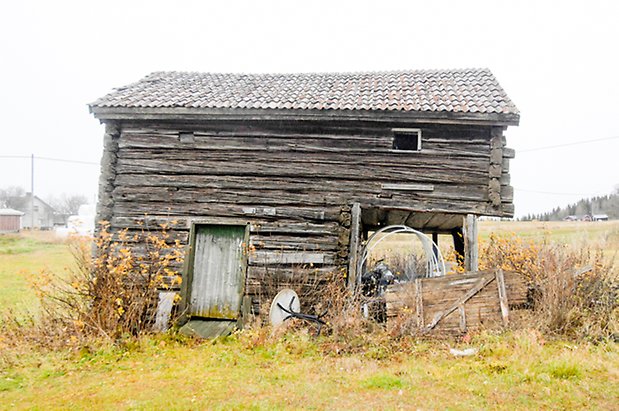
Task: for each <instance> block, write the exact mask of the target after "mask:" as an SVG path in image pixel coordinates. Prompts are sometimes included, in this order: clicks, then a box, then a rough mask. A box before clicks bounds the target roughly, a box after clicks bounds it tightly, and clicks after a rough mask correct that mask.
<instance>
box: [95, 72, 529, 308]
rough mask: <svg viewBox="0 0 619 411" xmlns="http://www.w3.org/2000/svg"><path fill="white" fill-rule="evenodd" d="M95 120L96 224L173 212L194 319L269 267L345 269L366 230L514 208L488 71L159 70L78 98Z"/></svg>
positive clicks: (437, 226) (246, 301)
mask: <svg viewBox="0 0 619 411" xmlns="http://www.w3.org/2000/svg"><path fill="white" fill-rule="evenodd" d="M90 110H91V112H92V113H93V114H94V116H95V117H96V118H98V119H99V120H100V121H101V122H103V123H104V124H105V136H104V154H103V158H102V164H101V177H100V189H99V204H98V210H97V213H98V220H108V221H110V222H111V227H112V229H115V230H116V229H123V228H128V229H130V230H136V229H139V228H140V225H139V224H140V222H141V223H143V224H145V225H146V226H150V227H156V223H159V222H166V221H167V222H172V221H173V222H175V225H174V227H173V228H174V234H175V235H176V236H178V238H180V239H181V241H182V242H183V244H187V245H190V246H191V247H190V253H189V254H188V257H187V258H188V264H187V268H186V271H187V272H186V273H184V275H185V281H184V286H185V287H186V290H185V293H186V296H187V298H186V300H187V303H188V308H189V312H190V314H191V315H192V316H193V317H195V318H212V319H225V320H233V319H236V318H238V316H239V313H240V312H241V311H242V310H243V309H249V308H248V307H247V306H248V305H250V306H251V305H252V303H253V306H254V307H256V306H257V304H258V297H257V296H258V295H260V292H261V291H260V289H261V287H262V286H263V285H264V282H265V281H266V278H268V277H284V278H290V277H291V276H321V275H323V274H325V273H328V272H341V273H343V274H346V275H347V277H348V281H349V282H352V281H354V278H355V277H356V275H357V273H356V258H357V255H358V253H359V247H360V243H361V241H362V240H363V239H364V238H367V235H368V232H369V231H373V230H376V229H377V228H380V227H383V226H385V225H392V224H404V225H407V226H410V227H412V228H415V229H417V230H420V231H423V232H426V233H433V234H434V233H455V232H459V231H460V230H462V228H463V227H464V228H465V231H467V233H468V234H469V238H470V239H471V244H470V246H469V247H468V249H467V250H466V255H467V264H468V268H469V269H474V268H475V244H474V240H473V239H474V238H475V221H476V220H475V219H476V217H477V216H496V217H511V216H512V215H513V210H514V207H513V202H512V199H513V189H512V187H511V186H510V185H509V183H510V179H509V159H510V158H513V157H514V151H513V150H512V149H509V148H506V141H505V137H504V134H503V133H504V131H505V130H506V128H507V126H510V125H517V124H518V121H519V114H518V110H517V108H516V107H515V105H514V104H513V103H512V102H511V100H510V99H509V97H508V96H507V95H506V93H505V92H504V90H503V89H502V88H501V86H500V85H499V83H498V82H497V80H496V79H495V77H494V76H493V75H492V73H490V71H488V70H485V69H464V70H427V71H402V72H376V73H328V74H203V73H181V72H157V73H153V74H151V75H148V76H147V77H145V78H143V79H142V80H140V81H138V82H137V83H134V84H130V85H128V86H126V87H122V88H118V89H116V90H114V91H113V92H111V93H110V94H108V95H106V96H104V97H102V98H100V99H99V100H97V101H95V102H94V103H92V104H91V105H90Z"/></svg>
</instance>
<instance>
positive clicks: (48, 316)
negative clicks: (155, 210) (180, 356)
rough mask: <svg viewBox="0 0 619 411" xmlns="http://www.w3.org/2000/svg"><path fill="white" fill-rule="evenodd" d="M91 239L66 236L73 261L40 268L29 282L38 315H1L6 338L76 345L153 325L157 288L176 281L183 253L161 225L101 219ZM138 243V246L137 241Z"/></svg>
mask: <svg viewBox="0 0 619 411" xmlns="http://www.w3.org/2000/svg"><path fill="white" fill-rule="evenodd" d="M94 245H95V249H96V253H95V256H94V258H93V257H92V250H93V248H92V243H91V241H89V240H86V239H79V238H76V239H75V240H74V241H72V242H70V245H69V246H70V249H71V252H72V254H73V257H74V260H75V266H74V267H72V268H70V269H68V270H67V271H65V272H63V273H54V272H51V271H49V270H43V271H42V272H41V273H40V274H39V275H37V276H36V277H35V278H34V282H33V287H34V289H35V292H36V295H37V296H38V298H39V301H40V307H41V310H40V313H39V314H38V315H37V316H32V317H25V318H24V316H19V317H15V316H11V315H8V316H5V317H6V318H5V319H4V321H3V323H2V331H3V334H4V335H5V336H7V337H8V339H9V340H10V341H14V342H16V343H17V342H19V341H23V340H29V341H31V342H33V343H35V344H36V345H39V346H48V347H60V346H66V345H69V346H70V345H79V344H82V343H84V342H87V341H91V340H92V339H97V338H104V339H105V340H108V341H116V340H118V339H119V338H121V337H130V336H134V337H135V336H138V335H140V334H142V333H143V332H145V331H148V330H149V329H150V327H151V326H152V319H153V317H154V308H155V304H156V298H157V291H158V290H160V289H165V288H170V287H172V286H178V285H179V284H180V282H181V276H180V273H179V272H178V270H177V269H176V268H175V267H178V265H179V264H181V263H182V261H183V258H184V253H183V250H182V247H181V245H180V243H179V242H178V240H176V241H170V236H169V234H168V232H167V227H165V226H163V227H161V230H160V231H157V232H152V233H151V232H148V231H141V232H139V233H134V234H132V235H130V234H129V233H128V232H127V230H123V231H120V232H118V233H114V234H113V233H111V232H110V231H109V225H108V224H103V225H102V226H101V228H100V230H99V235H98V236H97V238H96V240H95V244H94ZM136 245H137V246H136Z"/></svg>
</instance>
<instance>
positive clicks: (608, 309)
mask: <svg viewBox="0 0 619 411" xmlns="http://www.w3.org/2000/svg"><path fill="white" fill-rule="evenodd" d="M480 268H481V269H494V268H502V269H504V270H510V271H516V272H518V273H520V274H521V275H523V276H525V277H526V279H527V281H528V283H529V287H530V298H529V299H530V303H531V308H532V311H531V317H532V318H531V319H529V321H528V322H527V324H526V326H528V327H531V326H533V327H536V328H537V329H539V330H540V331H542V332H544V333H545V334H551V335H560V336H564V337H569V338H593V339H597V338H606V337H612V336H617V335H619V334H618V333H619V275H618V273H617V270H616V268H615V266H614V260H611V259H608V258H606V257H605V256H604V253H603V252H602V250H601V249H596V248H595V247H593V246H581V247H568V246H565V245H558V244H550V243H548V242H545V241H543V242H534V241H525V240H523V239H522V238H520V237H517V236H515V235H511V236H504V237H500V236H496V235H491V236H490V239H489V241H488V242H487V243H485V244H484V245H483V246H482V248H481V250H480Z"/></svg>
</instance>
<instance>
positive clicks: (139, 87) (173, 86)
mask: <svg viewBox="0 0 619 411" xmlns="http://www.w3.org/2000/svg"><path fill="white" fill-rule="evenodd" d="M91 107H120V108H140V107H151V108H158V107H170V108H174V107H190V108H222V109H238V108H241V109H244V108H256V109H286V110H307V109H317V110H382V111H405V112H408V111H422V112H461V113H462V112H464V113H466V112H468V113H503V114H518V109H517V108H516V106H515V105H514V103H513V102H512V101H511V100H510V99H509V97H508V96H507V94H506V93H505V91H504V90H503V89H502V88H501V86H500V85H499V83H498V82H497V80H496V78H495V77H494V76H493V75H492V73H491V72H490V71H489V70H487V69H461V70H420V71H398V72H373V73H306V74H217V73H189V72H155V73H152V74H150V75H148V76H146V77H145V78H143V79H142V80H140V81H138V82H137V83H133V84H130V85H128V86H125V87H120V88H117V89H115V90H114V91H113V92H111V93H110V94H108V95H106V96H104V97H102V98H100V99H98V100H97V101H95V102H94V103H92V104H91Z"/></svg>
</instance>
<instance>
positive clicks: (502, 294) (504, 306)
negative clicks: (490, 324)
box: [495, 268, 509, 326]
mask: <svg viewBox="0 0 619 411" xmlns="http://www.w3.org/2000/svg"><path fill="white" fill-rule="evenodd" d="M495 276H496V285H497V288H498V289H499V303H500V304H501V317H502V318H503V325H505V326H507V325H509V304H508V301H507V290H506V288H505V276H504V275H503V270H501V269H500V268H499V269H498V270H497V271H496V273H495Z"/></svg>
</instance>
